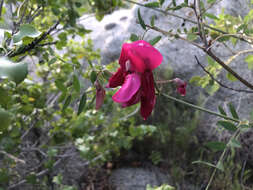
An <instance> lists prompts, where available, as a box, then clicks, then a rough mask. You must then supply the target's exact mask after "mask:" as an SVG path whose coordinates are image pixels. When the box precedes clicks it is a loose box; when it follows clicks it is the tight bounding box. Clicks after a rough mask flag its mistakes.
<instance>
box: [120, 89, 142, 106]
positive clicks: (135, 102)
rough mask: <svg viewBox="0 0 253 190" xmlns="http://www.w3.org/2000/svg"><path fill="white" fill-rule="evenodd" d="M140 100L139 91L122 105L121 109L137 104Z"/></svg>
mask: <svg viewBox="0 0 253 190" xmlns="http://www.w3.org/2000/svg"><path fill="white" fill-rule="evenodd" d="M140 99H141V91H140V90H139V91H138V92H137V93H136V94H135V95H134V96H133V97H132V98H131V99H130V100H129V101H128V102H126V103H122V104H121V106H122V107H123V108H125V107H128V106H132V105H134V104H137V103H138V102H139V101H140Z"/></svg>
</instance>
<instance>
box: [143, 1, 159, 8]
mask: <svg viewBox="0 0 253 190" xmlns="http://www.w3.org/2000/svg"><path fill="white" fill-rule="evenodd" d="M144 6H145V7H153V8H157V7H159V3H158V2H150V3H146V4H145V5H144Z"/></svg>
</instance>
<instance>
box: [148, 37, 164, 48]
mask: <svg viewBox="0 0 253 190" xmlns="http://www.w3.org/2000/svg"><path fill="white" fill-rule="evenodd" d="M161 38H162V36H156V37H155V38H153V39H152V40H150V41H149V43H150V44H151V45H152V46H154V45H155V44H156V43H157V42H159V41H160V40H161Z"/></svg>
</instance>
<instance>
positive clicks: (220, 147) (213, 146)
mask: <svg viewBox="0 0 253 190" xmlns="http://www.w3.org/2000/svg"><path fill="white" fill-rule="evenodd" d="M206 146H207V147H208V148H210V149H212V150H214V151H220V150H224V149H225V148H226V144H225V143H223V142H218V141H213V142H208V143H206Z"/></svg>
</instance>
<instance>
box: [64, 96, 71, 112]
mask: <svg viewBox="0 0 253 190" xmlns="http://www.w3.org/2000/svg"><path fill="white" fill-rule="evenodd" d="M71 99H72V96H71V95H69V96H68V97H67V99H66V100H65V102H64V104H63V107H62V111H64V110H65V109H66V108H67V107H68V106H69V104H70V103H71Z"/></svg>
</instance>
